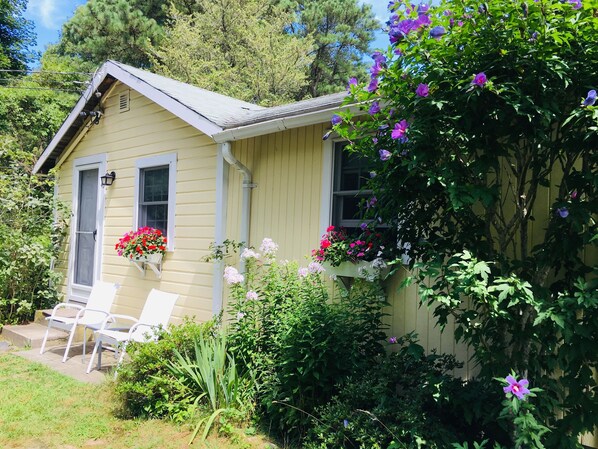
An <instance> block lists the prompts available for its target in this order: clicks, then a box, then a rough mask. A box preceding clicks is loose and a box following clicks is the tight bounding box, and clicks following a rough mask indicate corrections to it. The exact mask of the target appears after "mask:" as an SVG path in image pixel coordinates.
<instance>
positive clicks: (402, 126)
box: [390, 119, 409, 140]
mask: <svg viewBox="0 0 598 449" xmlns="http://www.w3.org/2000/svg"><path fill="white" fill-rule="evenodd" d="M407 128H409V123H407V120H405V119H403V120H401V121H400V122H399V123H397V124H395V127H394V129H393V130H392V133H391V135H390V136H391V137H392V138H393V139H400V140H405V139H406V136H405V134H406V133H407Z"/></svg>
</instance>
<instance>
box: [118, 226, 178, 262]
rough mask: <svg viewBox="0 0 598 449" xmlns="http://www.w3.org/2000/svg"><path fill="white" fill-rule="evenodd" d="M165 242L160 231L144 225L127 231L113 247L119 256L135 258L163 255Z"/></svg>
mask: <svg viewBox="0 0 598 449" xmlns="http://www.w3.org/2000/svg"><path fill="white" fill-rule="evenodd" d="M166 243H167V240H166V237H165V236H164V235H163V234H162V231H160V230H159V229H155V228H150V227H147V226H145V227H143V228H139V229H138V230H137V231H136V232H133V231H130V232H127V233H126V234H125V235H124V236H123V237H122V238H121V239H120V240H119V241H118V243H117V244H116V246H115V247H114V249H115V250H116V252H117V253H118V255H119V256H123V257H125V258H127V259H136V258H138V257H142V256H149V255H150V254H162V255H163V254H164V253H165V252H166Z"/></svg>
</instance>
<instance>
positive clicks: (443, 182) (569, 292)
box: [333, 0, 598, 448]
mask: <svg viewBox="0 0 598 449" xmlns="http://www.w3.org/2000/svg"><path fill="white" fill-rule="evenodd" d="M389 7H390V11H389V15H390V21H389V31H388V32H389V39H390V46H389V48H388V50H387V51H384V52H379V53H376V54H374V64H373V66H372V68H371V70H370V73H371V78H370V81H369V83H368V84H367V85H366V86H358V85H353V86H351V98H350V101H359V102H363V103H362V104H365V106H364V108H365V109H367V111H368V113H369V115H370V117H371V120H361V119H360V120H355V119H353V118H352V116H351V114H350V113H348V112H347V113H342V114H340V115H341V116H340V117H337V118H335V119H334V120H333V124H335V130H337V131H338V132H339V133H340V134H341V135H342V136H343V137H345V138H347V139H349V140H350V141H351V143H352V145H351V148H352V149H353V150H354V151H358V152H360V153H362V154H363V155H365V156H367V157H369V158H371V159H372V161H375V162H374V163H375V164H376V167H375V168H374V171H375V174H376V176H375V177H373V178H372V180H371V183H370V184H371V185H370V187H371V188H372V189H373V190H374V192H375V195H376V198H377V204H376V207H373V208H370V213H371V214H372V215H373V216H374V217H379V218H380V219H381V220H382V221H383V222H385V223H388V224H389V225H391V226H393V227H395V228H396V229H397V233H398V240H399V241H400V242H403V243H404V244H405V245H403V247H402V248H401V252H404V253H406V254H408V255H409V256H410V257H411V259H410V260H411V262H410V264H409V265H410V268H414V267H416V268H418V269H419V270H421V271H420V273H421V274H422V276H413V277H412V278H411V280H412V281H415V282H417V283H418V284H419V287H420V293H421V297H422V298H423V299H424V302H426V303H427V304H428V305H429V306H431V307H432V308H434V309H435V314H436V316H437V318H438V319H439V321H440V323H441V324H445V323H446V322H447V319H448V317H449V316H454V317H455V319H456V324H457V326H456V333H457V334H456V335H457V337H458V338H459V337H461V338H464V339H465V340H466V342H467V343H469V344H470V345H471V346H472V348H473V350H474V354H475V357H476V359H477V360H478V362H480V363H481V367H482V374H483V375H484V376H487V377H488V378H490V377H494V376H497V375H500V374H501V373H500V371H501V370H502V369H503V367H504V366H512V367H513V368H514V369H516V370H517V371H518V372H522V373H527V376H528V377H529V378H530V380H531V381H532V382H534V383H535V384H536V385H538V386H539V387H541V388H542V389H543V390H544V391H545V394H543V395H542V397H541V398H540V401H541V402H540V404H539V406H538V409H539V410H540V413H541V416H542V417H543V419H544V420H545V421H546V422H547V423H549V424H550V425H551V426H552V427H553V428H554V429H555V431H553V432H551V434H550V437H549V442H548V444H549V445H552V447H559V448H564V447H574V446H576V444H577V443H576V437H577V435H578V434H579V433H582V432H585V431H591V430H593V429H594V427H595V426H596V424H598V400H597V398H596V394H595V392H596V387H597V384H596V380H595V379H594V378H593V376H592V375H591V374H590V373H591V372H592V369H596V368H598V359H597V357H596V352H595V351H592V350H590V348H591V347H596V344H597V343H598V342H597V341H596V335H598V334H596V333H595V327H594V326H595V325H594V324H593V323H595V322H596V321H598V319H597V318H598V316H597V310H596V307H595V300H594V298H593V296H594V295H593V293H592V292H593V291H595V287H596V285H595V283H594V281H593V280H592V279H594V278H595V270H596V260H595V258H594V259H592V256H591V255H592V252H595V248H596V243H597V242H598V239H597V238H596V235H598V223H597V216H598V195H597V193H598V152H596V146H597V145H598V106H597V105H596V104H595V103H596V101H597V98H596V88H597V87H598V85H597V83H598V81H597V78H596V70H595V67H594V66H593V64H588V61H592V60H594V59H597V58H598V50H597V47H596V45H595V42H596V40H597V39H598V27H597V26H596V16H595V14H596V10H597V9H598V2H596V0H583V1H581V0H568V1H558V0H539V1H534V2H521V1H499V0H493V1H488V2H483V3H480V2H475V1H471V0H465V1H452V0H447V1H443V2H442V3H441V4H440V5H438V6H432V7H428V6H427V5H424V4H422V5H419V6H415V7H413V6H412V5H410V4H408V3H406V2H402V1H392V2H390V5H389ZM545 198H549V200H541V199H545ZM532 230H533V235H532ZM584 253H585V256H586V258H585V259H584V258H583V257H582V255H583V254H584ZM593 270H594V273H592V271H593ZM574 298H577V299H574ZM580 298H584V299H585V298H590V299H589V300H588V301H585V300H584V301H582V300H581V299H580ZM564 303H566V304H568V305H569V306H570V307H572V308H573V310H569V311H565V310H564V309H563V308H562V307H561V305H560V304H564ZM573 335H576V336H578V338H579V336H581V335H583V336H584V337H583V338H581V340H579V341H578V343H579V346H577V347H576V348H573V347H572V346H571V345H570V343H569V342H570V341H572V336H573ZM571 398H575V400H571ZM558 408H560V409H562V411H564V413H563V414H562V415H561V414H558V413H555V411H556V410H557V409H558Z"/></svg>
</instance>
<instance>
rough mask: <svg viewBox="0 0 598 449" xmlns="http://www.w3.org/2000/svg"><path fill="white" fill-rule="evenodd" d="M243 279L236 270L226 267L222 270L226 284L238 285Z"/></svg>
mask: <svg viewBox="0 0 598 449" xmlns="http://www.w3.org/2000/svg"><path fill="white" fill-rule="evenodd" d="M244 279H245V278H244V277H243V275H242V274H241V273H239V272H238V271H237V269H236V268H234V267H226V268H225V269H224V280H225V281H226V282H227V284H229V285H232V284H240V283H241V282H243V280H244Z"/></svg>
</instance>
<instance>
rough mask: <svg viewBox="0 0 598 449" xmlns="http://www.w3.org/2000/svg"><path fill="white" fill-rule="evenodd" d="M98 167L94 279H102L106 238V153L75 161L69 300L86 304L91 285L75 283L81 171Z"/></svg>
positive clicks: (69, 263)
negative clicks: (101, 178) (101, 180)
mask: <svg viewBox="0 0 598 449" xmlns="http://www.w3.org/2000/svg"><path fill="white" fill-rule="evenodd" d="M93 169H98V196H97V209H96V224H97V231H98V232H97V235H96V245H95V251H94V269H93V281H94V282H95V281H96V280H99V279H101V275H102V249H103V240H104V203H105V191H104V188H103V187H102V185H101V182H100V178H99V177H100V176H101V175H102V174H103V173H104V172H105V171H106V154H105V153H102V154H96V155H93V156H86V157H81V158H77V159H75V160H74V161H73V184H72V186H73V197H72V210H71V225H70V228H71V229H70V243H69V246H70V250H69V262H68V298H69V299H68V300H69V301H73V302H76V303H81V304H86V303H87V300H88V299H89V294H90V293H91V287H90V286H87V285H80V284H75V282H74V279H75V253H76V242H75V238H76V237H75V232H76V230H77V219H78V213H79V183H80V173H81V172H82V171H85V170H93Z"/></svg>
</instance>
